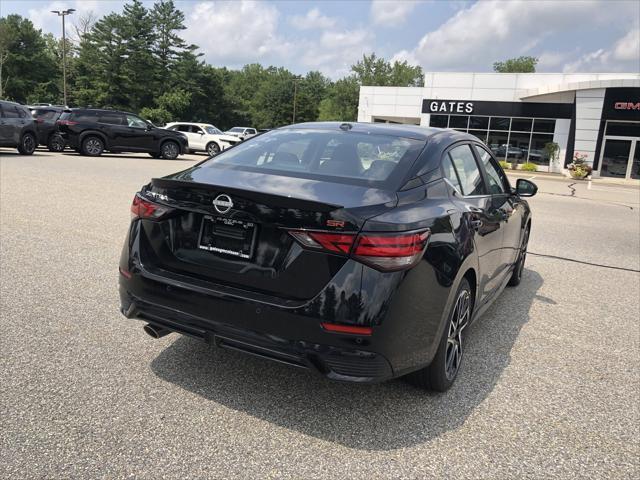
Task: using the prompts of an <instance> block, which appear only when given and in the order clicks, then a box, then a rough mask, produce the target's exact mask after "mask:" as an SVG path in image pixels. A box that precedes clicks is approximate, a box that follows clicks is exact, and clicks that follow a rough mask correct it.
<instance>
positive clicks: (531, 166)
mask: <svg viewBox="0 0 640 480" xmlns="http://www.w3.org/2000/svg"><path fill="white" fill-rule="evenodd" d="M520 169H521V170H524V171H525V172H536V171H538V166H537V165H536V164H535V163H523V164H522V166H521V167H520Z"/></svg>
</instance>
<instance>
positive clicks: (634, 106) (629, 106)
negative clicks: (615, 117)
mask: <svg viewBox="0 0 640 480" xmlns="http://www.w3.org/2000/svg"><path fill="white" fill-rule="evenodd" d="M613 108H615V109H616V110H640V102H636V103H633V102H616V103H615V105H614V106H613Z"/></svg>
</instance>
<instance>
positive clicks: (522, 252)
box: [517, 228, 529, 278]
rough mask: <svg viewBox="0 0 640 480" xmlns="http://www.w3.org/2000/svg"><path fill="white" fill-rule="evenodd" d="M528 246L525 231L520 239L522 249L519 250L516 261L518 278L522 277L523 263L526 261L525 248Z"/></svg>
mask: <svg viewBox="0 0 640 480" xmlns="http://www.w3.org/2000/svg"><path fill="white" fill-rule="evenodd" d="M528 245H529V229H528V228H527V230H525V232H524V238H523V239H522V249H521V250H520V259H519V260H518V267H517V268H518V278H520V277H522V271H523V270H524V262H525V260H526V259H527V246H528Z"/></svg>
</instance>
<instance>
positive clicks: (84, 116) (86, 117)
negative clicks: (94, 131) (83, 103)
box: [71, 111, 98, 123]
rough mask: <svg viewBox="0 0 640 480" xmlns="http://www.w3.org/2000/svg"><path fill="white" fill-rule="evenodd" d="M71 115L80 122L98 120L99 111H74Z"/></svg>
mask: <svg viewBox="0 0 640 480" xmlns="http://www.w3.org/2000/svg"><path fill="white" fill-rule="evenodd" d="M71 117H72V118H73V120H74V121H75V122H79V123H89V122H96V121H97V120H98V114H97V112H82V111H80V112H72V113H71Z"/></svg>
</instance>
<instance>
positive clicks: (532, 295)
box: [0, 150, 640, 479]
mask: <svg viewBox="0 0 640 480" xmlns="http://www.w3.org/2000/svg"><path fill="white" fill-rule="evenodd" d="M204 158H205V157H204V156H187V157H182V159H180V160H176V161H165V160H154V159H152V158H151V157H149V156H147V155H144V156H142V155H141V156H135V155H127V156H103V157H101V158H86V157H81V156H78V155H76V154H72V153H67V154H51V153H49V152H40V151H39V152H38V153H37V154H36V155H34V156H31V157H24V156H20V155H17V154H14V153H13V151H10V150H1V151H0V234H1V235H0V238H1V241H0V255H1V256H0V260H1V264H0V265H1V269H0V278H1V285H0V294H1V305H0V307H1V319H0V325H1V330H0V372H1V373H0V458H1V459H2V461H1V462H0V478H20V479H22V478H78V477H89V478H125V477H126V478H129V477H132V478H152V479H155V478H428V477H438V478H454V477H458V478H515V477H529V478H575V477H581V478H617V479H619V478H638V476H639V475H640V460H639V459H640V440H639V425H640V403H639V400H638V399H639V398H640V368H639V360H640V349H639V343H640V326H639V318H640V274H639V273H638V272H637V270H639V269H640V213H639V212H640V190H639V189H638V188H637V187H628V186H618V185H606V184H601V183H597V182H593V184H591V185H589V184H588V183H587V182H578V183H575V184H574V182H572V181H571V180H567V179H561V180H557V179H549V178H548V177H544V176H539V177H538V178H535V179H534V181H535V182H538V184H539V186H540V190H541V192H540V194H539V195H538V196H536V197H534V198H533V199H531V205H532V208H533V212H534V220H533V230H532V236H531V242H530V252H532V253H533V254H538V255H530V256H529V257H528V263H527V266H526V271H525V274H524V278H523V282H522V284H521V285H520V286H519V287H518V288H515V289H508V290H506V291H505V292H504V293H503V294H502V296H501V298H500V299H499V300H498V301H497V302H496V303H495V304H494V305H493V306H492V308H491V309H490V310H489V311H488V312H487V314H486V315H485V316H484V318H483V319H482V320H481V321H480V322H478V323H476V324H475V325H473V326H472V327H471V328H470V330H469V334H468V337H467V339H468V340H467V346H468V349H467V351H466V358H465V361H464V364H463V367H462V371H461V372H460V375H459V377H458V380H457V383H456V384H455V385H454V387H453V388H452V389H451V390H450V391H449V392H447V393H445V394H432V393H428V392H423V391H421V390H418V389H416V388H414V387H411V386H410V385H408V384H407V383H405V382H404V381H402V380H397V381H393V382H389V383H385V384H381V385H352V384H338V383H331V382H329V381H327V380H324V379H323V378H318V377H316V376H313V375H311V374H310V373H308V372H305V371H299V370H296V369H292V368H289V367H286V366H283V365H279V364H274V363H269V362H266V361H261V360H258V359H254V358H252V357H247V356H245V355H242V354H239V353H234V352H230V351H218V350H216V349H215V348H214V347H211V346H208V345H206V344H204V343H201V342H199V341H196V340H192V339H187V338H182V337H179V336H178V335H175V334H174V335H169V336H167V337H164V338H162V339H160V340H152V339H151V338H150V337H148V336H147V335H146V334H144V333H143V331H142V325H143V324H142V323H141V322H136V321H132V320H127V319H125V318H124V317H122V316H121V315H120V313H119V312H118V307H119V301H118V292H117V275H118V273H117V265H118V259H119V256H120V251H121V248H122V241H123V238H124V234H125V230H126V228H127V225H128V223H129V206H130V203H131V199H132V197H133V194H134V192H135V191H136V190H137V189H138V188H139V187H140V186H141V185H142V184H144V183H146V182H147V181H148V179H149V178H151V177H154V176H161V175H163V174H168V173H171V172H174V171H177V170H179V169H183V168H186V167H188V166H190V165H192V163H193V161H194V160H195V159H204ZM534 175H535V174H534ZM534 175H528V178H530V177H531V176H534ZM539 255H545V256H539ZM555 257H564V258H570V259H576V260H580V261H583V262H587V263H576V262H571V261H567V260H564V259H562V258H555ZM588 263H593V264H599V265H607V266H612V267H618V268H606V267H602V266H596V265H590V264H588ZM620 268H622V269H620ZM623 269H627V270H623ZM630 270H635V271H630Z"/></svg>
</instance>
